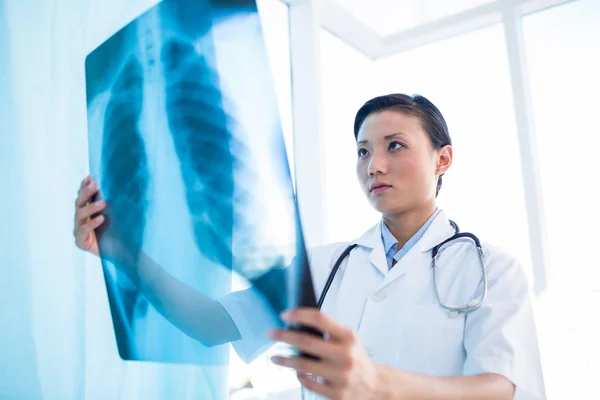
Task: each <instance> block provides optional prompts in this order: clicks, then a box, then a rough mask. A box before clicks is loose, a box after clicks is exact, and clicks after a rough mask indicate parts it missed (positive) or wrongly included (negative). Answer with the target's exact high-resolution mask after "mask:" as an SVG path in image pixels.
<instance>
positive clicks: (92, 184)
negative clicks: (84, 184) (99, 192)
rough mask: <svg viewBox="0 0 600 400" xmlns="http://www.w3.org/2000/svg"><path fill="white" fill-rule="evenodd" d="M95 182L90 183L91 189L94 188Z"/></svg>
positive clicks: (89, 187)
mask: <svg viewBox="0 0 600 400" xmlns="http://www.w3.org/2000/svg"><path fill="white" fill-rule="evenodd" d="M94 184H95V182H92V183H90V184H89V185H88V189H89V190H92V189H94Z"/></svg>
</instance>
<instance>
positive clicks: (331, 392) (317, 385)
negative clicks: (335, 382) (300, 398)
mask: <svg viewBox="0 0 600 400" xmlns="http://www.w3.org/2000/svg"><path fill="white" fill-rule="evenodd" d="M298 381H300V384H301V385H302V386H304V387H305V388H306V389H308V390H310V391H311V392H313V393H317V394H320V395H321V396H323V397H325V398H327V399H333V400H336V399H339V398H341V395H340V391H339V389H338V388H336V387H332V386H330V385H329V384H328V382H320V381H316V380H314V379H313V378H312V377H310V376H298Z"/></svg>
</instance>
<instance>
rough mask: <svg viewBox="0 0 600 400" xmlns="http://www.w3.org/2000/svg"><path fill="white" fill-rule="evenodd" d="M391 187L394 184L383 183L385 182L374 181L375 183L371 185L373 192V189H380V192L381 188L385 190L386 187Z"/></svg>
mask: <svg viewBox="0 0 600 400" xmlns="http://www.w3.org/2000/svg"><path fill="white" fill-rule="evenodd" d="M390 187H392V186H391V185H388V184H387V183H383V182H374V183H373V184H372V185H371V188H370V189H369V190H370V191H371V192H373V191H378V192H379V191H381V190H384V189H387V188H390ZM378 189H379V190H378Z"/></svg>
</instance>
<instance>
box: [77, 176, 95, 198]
mask: <svg viewBox="0 0 600 400" xmlns="http://www.w3.org/2000/svg"><path fill="white" fill-rule="evenodd" d="M91 182H92V176H91V175H88V176H86V177H85V178H83V180H82V181H81V183H80V184H79V189H77V196H79V195H80V194H81V192H82V191H83V188H84V187H86V186H87V185H89V184H90V183H91Z"/></svg>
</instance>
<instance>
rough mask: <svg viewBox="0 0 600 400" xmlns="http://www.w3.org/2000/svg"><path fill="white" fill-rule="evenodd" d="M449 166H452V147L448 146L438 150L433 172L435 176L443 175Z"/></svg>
mask: <svg viewBox="0 0 600 400" xmlns="http://www.w3.org/2000/svg"><path fill="white" fill-rule="evenodd" d="M451 165H452V146H450V145H449V144H448V145H446V146H444V147H442V148H441V149H440V150H439V156H438V160H437V166H436V170H435V172H436V174H437V175H442V174H445V173H446V171H448V169H450V166H451Z"/></svg>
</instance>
